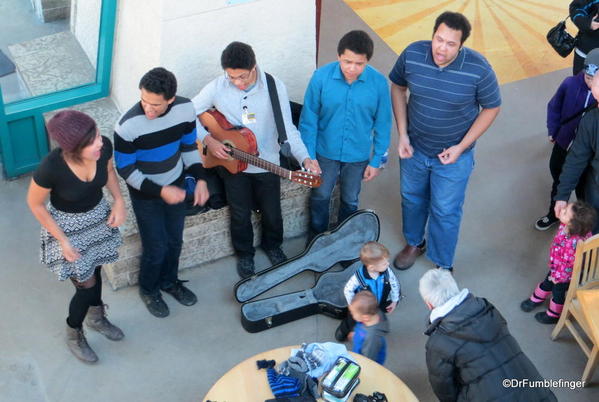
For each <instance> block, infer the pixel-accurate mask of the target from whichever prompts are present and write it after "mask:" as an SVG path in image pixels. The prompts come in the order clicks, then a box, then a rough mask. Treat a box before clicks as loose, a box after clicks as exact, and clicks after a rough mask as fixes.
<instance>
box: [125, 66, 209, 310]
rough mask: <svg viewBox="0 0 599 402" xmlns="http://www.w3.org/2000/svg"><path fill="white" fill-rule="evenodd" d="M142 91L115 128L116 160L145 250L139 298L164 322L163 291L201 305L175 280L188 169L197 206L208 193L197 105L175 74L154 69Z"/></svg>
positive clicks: (146, 77)
mask: <svg viewBox="0 0 599 402" xmlns="http://www.w3.org/2000/svg"><path fill="white" fill-rule="evenodd" d="M139 89H140V91H141V101H140V102H138V103H136V104H135V105H134V106H133V107H132V108H131V109H129V111H127V112H126V113H125V114H124V115H123V116H122V117H121V118H120V119H119V121H118V123H117V124H116V127H115V133H114V159H115V162H116V167H117V171H118V173H119V175H121V176H122V177H123V179H125V181H126V182H127V187H128V188H129V194H130V196H131V205H132V207H133V212H134V213H135V218H136V219H137V226H138V228H139V235H140V237H141V242H142V247H143V251H142V257H141V263H140V270H139V294H140V296H141V299H142V300H143V301H144V303H145V304H146V307H147V308H148V310H149V311H150V313H152V314H153V315H154V316H156V317H166V316H167V315H168V314H169V309H168V306H167V305H166V303H165V302H164V300H163V299H162V295H161V293H160V291H161V290H162V291H164V292H167V293H169V294H171V295H172V296H173V297H174V298H175V299H176V300H177V301H179V302H180V303H181V304H183V305H185V306H191V305H193V304H195V303H196V301H197V297H196V296H195V294H194V293H193V292H192V291H191V290H189V289H188V288H187V287H185V286H184V285H183V282H185V281H181V280H179V279H178V277H177V273H178V270H179V255H180V254H181V246H182V243H183V225H184V220H185V203H184V201H185V196H186V193H185V190H184V189H183V188H184V178H183V171H184V169H186V171H187V172H188V173H190V174H191V175H192V176H194V177H195V178H196V179H197V180H198V181H197V185H196V189H195V192H194V200H193V202H194V205H198V204H199V205H203V204H204V203H205V202H206V201H207V200H208V187H207V185H206V181H205V180H202V178H203V174H204V170H203V167H202V164H201V161H200V155H199V153H198V150H197V146H196V136H197V131H196V121H197V120H196V114H195V111H194V108H193V104H192V103H191V101H190V100H189V99H187V98H183V97H180V96H176V93H177V80H176V78H175V76H174V75H173V73H171V72H170V71H167V70H166V69H164V68H162V67H157V68H154V69H152V70H150V71H149V72H147V73H146V74H145V75H144V76H143V77H142V79H141V81H140V83H139Z"/></svg>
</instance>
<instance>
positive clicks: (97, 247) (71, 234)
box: [40, 198, 122, 282]
mask: <svg viewBox="0 0 599 402" xmlns="http://www.w3.org/2000/svg"><path fill="white" fill-rule="evenodd" d="M48 212H50V215H51V216H52V218H54V220H55V221H56V223H57V224H58V226H59V227H60V228H61V229H62V231H63V232H64V233H65V235H66V236H67V238H68V239H69V241H70V242H71V245H72V246H73V247H74V248H76V249H77V250H79V254H80V255H81V257H79V258H78V259H77V260H76V261H74V262H68V261H67V260H66V259H65V258H64V257H63V255H62V247H61V246H60V243H59V242H58V240H56V238H54V236H52V235H51V234H50V233H48V231H47V230H46V229H44V228H43V227H42V233H41V240H42V245H41V250H40V259H41V262H42V263H44V264H46V265H47V266H48V268H49V269H50V271H52V272H54V273H55V274H57V275H58V279H59V280H61V281H64V280H65V279H68V278H73V279H75V280H76V281H78V282H84V281H86V280H88V279H89V278H91V277H92V275H93V274H94V269H95V268H96V267H97V266H98V265H102V264H107V263H111V262H115V261H117V259H118V256H119V254H118V251H119V247H120V245H121V244H122V239H121V233H120V231H119V229H118V228H111V227H110V226H108V225H107V224H106V221H107V219H108V215H110V205H108V202H107V201H106V200H105V199H104V198H102V200H101V201H100V202H99V203H98V205H96V206H95V207H94V208H93V209H91V210H89V211H87V212H81V213H70V212H63V211H59V210H57V209H56V208H54V207H53V206H52V204H50V203H48Z"/></svg>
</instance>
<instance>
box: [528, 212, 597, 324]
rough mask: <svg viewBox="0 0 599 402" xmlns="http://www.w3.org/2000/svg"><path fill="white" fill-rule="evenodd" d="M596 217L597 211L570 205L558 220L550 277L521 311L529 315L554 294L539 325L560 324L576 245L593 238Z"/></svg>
mask: <svg viewBox="0 0 599 402" xmlns="http://www.w3.org/2000/svg"><path fill="white" fill-rule="evenodd" d="M596 216H597V214H596V212H595V209H594V208H593V207H591V206H590V205H589V204H587V203H585V202H582V201H576V202H571V203H569V204H568V206H567V207H566V208H564V209H562V212H561V213H560V216H558V219H559V220H560V225H559V229H558V230H557V234H556V235H555V237H554V238H553V241H552V242H551V248H550V249H549V273H548V274H547V277H546V278H545V280H544V281H543V282H541V283H539V284H538V285H537V288H536V289H535V290H534V292H533V293H532V295H531V296H530V297H529V298H528V299H526V300H524V301H523V302H522V303H521V304H520V308H521V309H522V311H525V312H529V311H532V310H533V309H534V308H535V307H537V306H540V305H541V304H543V302H544V301H545V299H546V298H547V297H548V296H549V294H551V301H550V302H549V308H548V309H547V311H545V312H540V313H537V314H535V319H536V320H537V321H538V322H540V323H542V324H555V323H556V322H557V321H558V319H559V316H560V314H561V312H562V310H563V308H564V301H565V300H566V291H567V290H568V287H569V286H570V280H571V279H572V268H573V267H574V257H575V255H576V245H577V244H578V242H579V241H584V240H586V239H588V238H589V237H591V229H593V227H594V225H595V219H596Z"/></svg>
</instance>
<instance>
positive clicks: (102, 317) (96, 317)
mask: <svg viewBox="0 0 599 402" xmlns="http://www.w3.org/2000/svg"><path fill="white" fill-rule="evenodd" d="M104 306H106V307H108V306H107V305H103V306H89V309H88V310H87V315H86V316H85V324H86V325H87V326H88V327H89V328H90V329H93V330H94V331H98V332H99V333H101V334H102V335H104V336H105V337H106V338H108V339H110V340H111V341H120V340H121V339H123V337H124V336H125V335H124V334H123V331H121V329H120V328H119V327H117V326H115V325H113V324H112V323H111V322H110V321H108V319H107V318H106V308H105V307H104Z"/></svg>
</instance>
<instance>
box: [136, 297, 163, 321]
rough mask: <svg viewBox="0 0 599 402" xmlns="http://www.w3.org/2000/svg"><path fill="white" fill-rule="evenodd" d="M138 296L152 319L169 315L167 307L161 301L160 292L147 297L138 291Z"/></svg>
mask: <svg viewBox="0 0 599 402" xmlns="http://www.w3.org/2000/svg"><path fill="white" fill-rule="evenodd" d="M139 296H140V297H141V300H142V301H143V302H144V304H145V305H146V307H147V308H148V311H149V312H150V314H152V315H153V316H154V317H158V318H164V317H166V316H168V315H169V310H168V306H167V305H166V303H165V302H164V300H162V295H161V294H160V292H158V294H156V295H147V294H145V293H143V292H141V291H140V292H139Z"/></svg>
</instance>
